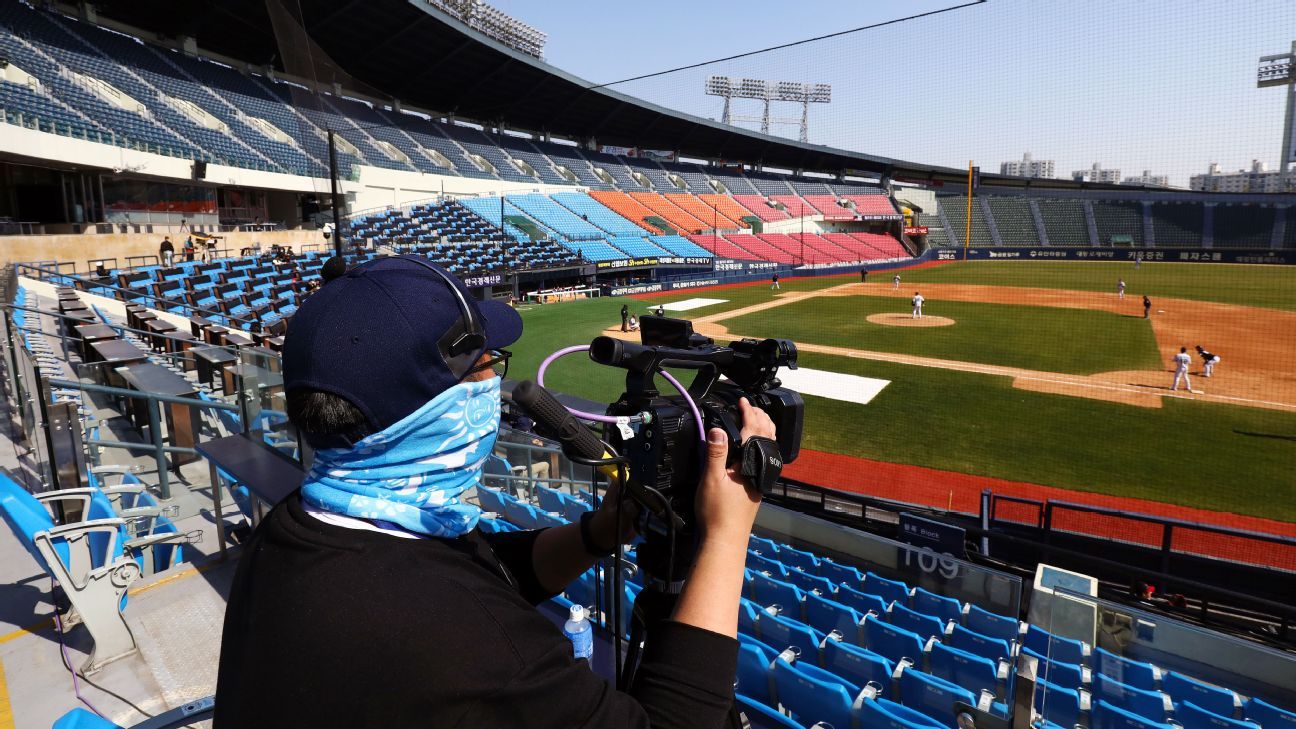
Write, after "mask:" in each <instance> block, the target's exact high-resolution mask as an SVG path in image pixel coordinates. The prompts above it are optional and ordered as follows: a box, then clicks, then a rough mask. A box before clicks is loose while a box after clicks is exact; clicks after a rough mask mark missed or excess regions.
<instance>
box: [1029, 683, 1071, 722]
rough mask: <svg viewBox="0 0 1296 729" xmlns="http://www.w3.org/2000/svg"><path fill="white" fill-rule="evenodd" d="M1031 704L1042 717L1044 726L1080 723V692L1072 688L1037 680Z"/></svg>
mask: <svg viewBox="0 0 1296 729" xmlns="http://www.w3.org/2000/svg"><path fill="white" fill-rule="evenodd" d="M1031 705H1032V706H1034V707H1035V711H1037V712H1039V714H1040V715H1041V716H1043V717H1044V721H1045V722H1046V724H1045V725H1046V726H1047V725H1049V724H1052V725H1054V726H1058V727H1064V728H1067V727H1073V726H1075V725H1076V724H1079V723H1080V712H1081V705H1080V692H1079V691H1076V690H1074V689H1069V688H1063V687H1061V686H1058V685H1056V684H1052V683H1049V682H1048V681H1043V680H1037V681H1036V682H1035V688H1034V696H1033V698H1032V702H1031Z"/></svg>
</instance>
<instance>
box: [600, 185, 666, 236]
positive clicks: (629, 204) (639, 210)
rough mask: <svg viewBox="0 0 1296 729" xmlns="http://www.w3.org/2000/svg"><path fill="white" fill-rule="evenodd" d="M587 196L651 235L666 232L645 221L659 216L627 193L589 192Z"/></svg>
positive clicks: (609, 191)
mask: <svg viewBox="0 0 1296 729" xmlns="http://www.w3.org/2000/svg"><path fill="white" fill-rule="evenodd" d="M589 194H590V197H592V198H594V199H595V200H598V201H599V202H601V203H603V204H604V205H606V206H608V207H609V208H611V209H612V211H613V212H615V213H616V214H618V215H620V216H621V217H623V218H625V219H627V220H629V221H631V222H633V223H634V224H636V225H638V226H640V227H642V228H643V229H644V230H647V231H649V232H651V233H653V234H654V235H658V234H661V233H665V232H666V231H664V230H658V229H657V228H656V227H655V226H653V225H651V224H650V223H648V221H647V218H650V217H661V216H659V215H657V213H655V212H653V211H652V210H649V209H648V208H646V207H644V206H643V205H641V204H640V203H639V202H638V201H637V200H635V199H634V198H632V197H630V195H629V193H624V192H613V191H611V190H590V193H589Z"/></svg>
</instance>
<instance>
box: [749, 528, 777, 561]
mask: <svg viewBox="0 0 1296 729" xmlns="http://www.w3.org/2000/svg"><path fill="white" fill-rule="evenodd" d="M747 548H748V549H750V550H752V551H755V552H760V553H761V554H763V555H765V556H766V557H769V558H770V559H778V557H777V556H776V555H778V553H779V546H778V542H776V541H774V540H773V539H766V538H765V537H758V536H756V535H755V534H753V535H751V536H749V537H747Z"/></svg>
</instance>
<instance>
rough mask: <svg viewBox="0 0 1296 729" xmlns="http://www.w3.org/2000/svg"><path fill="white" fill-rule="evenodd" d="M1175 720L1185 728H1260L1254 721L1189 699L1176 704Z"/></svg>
mask: <svg viewBox="0 0 1296 729" xmlns="http://www.w3.org/2000/svg"><path fill="white" fill-rule="evenodd" d="M1175 721H1176V722H1177V723H1178V724H1179V725H1180V726H1182V727H1183V729H1260V725H1259V724H1257V723H1255V722H1253V721H1245V720H1243V719H1234V718H1232V717H1231V716H1225V715H1222V714H1219V713H1216V712H1214V711H1210V710H1207V709H1204V708H1202V707H1200V706H1198V705H1197V704H1194V703H1193V702H1191V701H1187V700H1185V701H1180V702H1178V703H1177V704H1175Z"/></svg>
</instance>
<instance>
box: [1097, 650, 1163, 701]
mask: <svg viewBox="0 0 1296 729" xmlns="http://www.w3.org/2000/svg"><path fill="white" fill-rule="evenodd" d="M1090 661H1091V662H1092V663H1093V669H1094V673H1101V674H1102V675H1104V676H1110V677H1111V678H1114V679H1116V680H1117V681H1120V682H1121V683H1123V684H1125V685H1126V686H1133V687H1134V688H1140V689H1143V690H1144V691H1152V690H1154V689H1155V688H1156V687H1157V685H1158V684H1160V683H1161V671H1160V669H1158V668H1157V667H1156V666H1153V665H1152V664H1151V663H1143V662H1141V661H1132V660H1130V659H1128V658H1124V657H1122V656H1118V655H1116V654H1115V653H1112V652H1110V651H1107V650H1105V649H1103V648H1095V649H1094V652H1093V655H1092V656H1091V657H1090Z"/></svg>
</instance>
